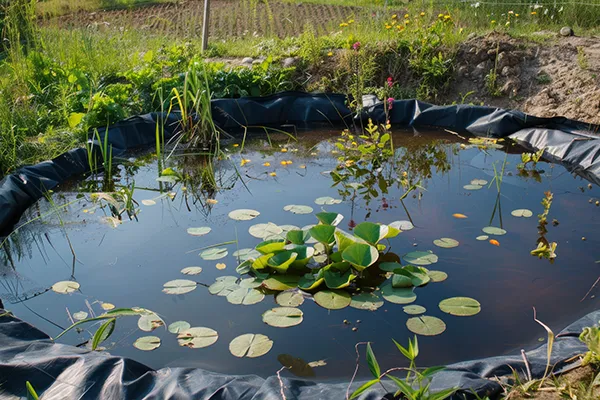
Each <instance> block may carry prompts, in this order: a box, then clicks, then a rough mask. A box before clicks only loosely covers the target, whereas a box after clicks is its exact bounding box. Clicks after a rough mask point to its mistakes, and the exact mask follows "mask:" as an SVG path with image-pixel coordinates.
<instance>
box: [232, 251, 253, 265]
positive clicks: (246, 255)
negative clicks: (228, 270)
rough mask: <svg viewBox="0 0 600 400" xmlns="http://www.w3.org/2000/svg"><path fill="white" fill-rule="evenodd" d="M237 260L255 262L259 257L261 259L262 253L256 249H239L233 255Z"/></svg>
mask: <svg viewBox="0 0 600 400" xmlns="http://www.w3.org/2000/svg"><path fill="white" fill-rule="evenodd" d="M232 255H233V256H234V257H235V258H238V259H239V260H240V262H242V261H246V260H254V259H256V258H258V257H260V253H259V252H258V251H256V250H255V249H250V248H247V249H239V250H236V251H234V252H233V254H232Z"/></svg>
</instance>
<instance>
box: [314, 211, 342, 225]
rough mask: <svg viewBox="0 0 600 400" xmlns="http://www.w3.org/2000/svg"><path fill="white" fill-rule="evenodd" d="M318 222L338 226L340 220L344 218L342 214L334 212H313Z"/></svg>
mask: <svg viewBox="0 0 600 400" xmlns="http://www.w3.org/2000/svg"><path fill="white" fill-rule="evenodd" d="M315 216H316V217H317V219H318V220H319V222H320V223H321V224H323V225H331V226H338V225H339V223H340V222H342V220H343V219H344V216H343V215H342V214H338V213H334V212H320V213H317V214H315Z"/></svg>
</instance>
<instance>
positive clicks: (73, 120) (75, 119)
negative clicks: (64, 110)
mask: <svg viewBox="0 0 600 400" xmlns="http://www.w3.org/2000/svg"><path fill="white" fill-rule="evenodd" d="M83 117H85V113H71V114H69V118H68V122H69V127H70V128H71V129H73V128H76V127H77V125H79V124H80V123H81V121H82V120H83Z"/></svg>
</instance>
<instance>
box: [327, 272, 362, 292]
mask: <svg viewBox="0 0 600 400" xmlns="http://www.w3.org/2000/svg"><path fill="white" fill-rule="evenodd" d="M323 276H324V278H325V285H327V287H328V288H329V289H342V288H345V287H348V286H350V282H352V281H353V280H354V279H355V278H356V275H354V274H353V273H352V271H351V270H350V269H349V270H348V271H346V273H340V272H339V271H335V270H333V269H328V270H327V271H325V272H324V274H323Z"/></svg>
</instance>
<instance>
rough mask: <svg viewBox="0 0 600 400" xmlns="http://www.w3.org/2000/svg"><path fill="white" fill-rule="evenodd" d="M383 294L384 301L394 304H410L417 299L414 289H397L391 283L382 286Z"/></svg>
mask: <svg viewBox="0 0 600 400" xmlns="http://www.w3.org/2000/svg"><path fill="white" fill-rule="evenodd" d="M381 294H382V295H383V298H384V299H386V300H387V301H389V302H390V303H394V304H409V303H412V302H413V301H415V300H416V299H417V295H416V294H415V293H414V292H413V289H412V288H395V287H393V286H392V284H391V282H389V281H388V282H386V283H384V284H383V285H382V286H381Z"/></svg>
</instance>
